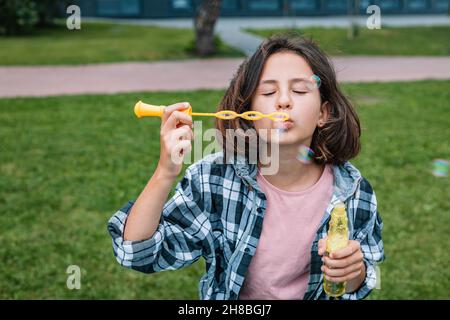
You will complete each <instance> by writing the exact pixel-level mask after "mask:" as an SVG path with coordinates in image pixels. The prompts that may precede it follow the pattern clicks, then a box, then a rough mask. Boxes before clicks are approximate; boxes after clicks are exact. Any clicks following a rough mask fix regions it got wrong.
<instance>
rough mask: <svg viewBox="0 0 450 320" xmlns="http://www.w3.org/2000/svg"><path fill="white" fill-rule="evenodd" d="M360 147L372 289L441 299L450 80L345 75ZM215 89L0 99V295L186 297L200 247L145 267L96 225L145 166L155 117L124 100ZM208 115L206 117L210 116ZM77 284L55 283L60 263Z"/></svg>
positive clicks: (153, 145)
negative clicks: (188, 256)
mask: <svg viewBox="0 0 450 320" xmlns="http://www.w3.org/2000/svg"><path fill="white" fill-rule="evenodd" d="M344 88H345V91H346V92H347V93H348V94H349V95H350V96H351V98H352V99H353V100H354V101H356V104H357V106H358V108H357V109H358V112H359V115H360V117H361V120H362V126H363V136H362V140H363V141H362V143H363V149H362V153H361V154H360V156H359V157H358V158H357V159H355V160H354V161H353V163H354V164H356V165H357V166H358V168H359V169H360V170H361V171H362V173H363V175H364V176H366V177H367V178H368V180H369V181H370V182H371V183H372V185H373V187H374V189H375V191H376V194H377V198H378V204H379V210H380V213H381V215H382V218H383V221H384V231H383V239H384V243H385V250H386V255H387V261H386V262H385V263H384V264H382V265H381V276H382V278H381V279H382V280H381V290H375V291H374V292H373V293H372V295H371V296H370V298H371V299H419V298H423V299H431V298H441V299H449V298H450V295H449V292H448V285H449V280H448V279H449V278H450V271H449V268H448V265H449V263H450V261H449V255H448V230H449V226H450V220H449V219H450V218H449V217H450V205H449V201H448V195H449V194H450V181H449V179H450V178H449V177H446V178H437V177H435V176H433V175H432V174H431V162H432V160H433V159H435V158H444V159H450V143H449V141H450V131H449V130H448V119H449V118H450V109H449V107H448V101H449V98H450V97H449V92H450V81H423V82H408V83H390V84H351V85H345V87H344ZM221 95H222V91H198V92H185V93H181V92H167V93H136V94H120V95H92V96H90V95H85V96H64V97H51V98H27V99H0V141H1V144H0V177H1V179H0V225H1V230H2V231H1V232H0V243H1V246H0V261H2V267H1V268H0V284H1V285H0V298H1V299H12V298H16V299H37V298H43V299H55V298H57V299H60V298H61V299H62V298H64V299H76V298H81V299H88V298H96V299H128V298H137V299H197V298H198V292H197V286H198V281H199V279H200V277H201V275H202V274H203V272H204V268H205V264H204V261H203V259H201V260H200V261H198V262H197V263H195V264H193V265H192V266H190V267H187V268H185V269H182V270H177V271H165V272H161V273H157V274H152V275H144V274H141V273H138V272H135V271H132V270H129V269H125V268H123V267H120V266H119V265H118V264H117V263H116V262H115V259H114V257H113V253H112V248H111V240H110V238H109V235H108V233H107V230H106V224H107V221H108V219H109V218H110V216H111V215H112V214H113V213H114V212H115V211H116V210H117V209H118V208H120V207H121V206H122V205H123V204H124V203H125V202H126V201H128V200H129V199H134V198H135V197H137V195H138V194H139V192H140V191H141V189H142V188H143V187H144V185H145V183H146V182H147V180H148V179H149V178H150V176H151V174H152V172H153V170H154V169H155V166H156V163H157V160H158V152H159V141H158V133H159V120H158V119H149V118H144V119H141V120H138V119H136V118H135V117H134V115H133V105H134V103H135V102H136V101H137V100H139V99H142V100H144V101H148V102H153V103H159V104H166V103H171V102H175V101H190V102H191V103H192V105H193V106H194V107H195V109H196V110H199V111H207V110H213V109H214V107H215V105H216V104H217V103H218V102H219V99H220V97H221ZM211 125H212V120H208V121H207V123H206V124H205V127H210V126H211ZM72 264H75V265H78V266H80V267H81V269H82V278H81V285H82V287H81V290H72V291H71V290H68V289H67V288H66V279H67V274H66V269H67V267H68V266H69V265H72Z"/></svg>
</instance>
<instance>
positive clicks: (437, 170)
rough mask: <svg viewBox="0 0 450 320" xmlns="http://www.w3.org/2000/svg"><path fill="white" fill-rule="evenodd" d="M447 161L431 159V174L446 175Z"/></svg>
mask: <svg viewBox="0 0 450 320" xmlns="http://www.w3.org/2000/svg"><path fill="white" fill-rule="evenodd" d="M448 168H449V162H448V161H447V160H443V159H434V160H433V175H434V176H436V177H447V176H448Z"/></svg>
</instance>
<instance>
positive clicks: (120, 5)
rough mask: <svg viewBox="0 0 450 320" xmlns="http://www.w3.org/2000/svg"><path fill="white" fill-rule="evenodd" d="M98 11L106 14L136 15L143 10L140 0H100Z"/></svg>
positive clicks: (100, 13)
mask: <svg viewBox="0 0 450 320" xmlns="http://www.w3.org/2000/svg"><path fill="white" fill-rule="evenodd" d="M97 11H98V14H99V15H104V16H135V15H139V13H140V11H141V10H140V6H139V0H98V1H97Z"/></svg>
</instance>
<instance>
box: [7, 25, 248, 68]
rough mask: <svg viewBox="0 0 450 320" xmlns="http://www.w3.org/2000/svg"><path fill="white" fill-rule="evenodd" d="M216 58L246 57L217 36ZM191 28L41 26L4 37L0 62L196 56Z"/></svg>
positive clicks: (167, 58) (22, 62) (184, 57)
mask: <svg viewBox="0 0 450 320" xmlns="http://www.w3.org/2000/svg"><path fill="white" fill-rule="evenodd" d="M216 40H217V44H218V48H219V50H218V53H217V54H216V56H215V57H223V56H227V57H230V56H242V54H241V53H240V52H238V51H236V50H235V49H232V48H230V47H228V46H226V45H225V44H223V43H222V42H221V41H220V39H219V38H216ZM193 44H194V32H193V30H191V29H186V30H185V29H175V28H159V27H152V26H136V25H135V26H132V25H123V24H110V23H82V25H81V30H68V29H67V28H66V25H65V24H58V25H57V26H56V27H53V28H46V29H38V30H35V32H34V33H33V34H32V35H28V36H15V37H0V48H1V50H0V65H53V64H56V65H60V64H84V63H100V62H121V61H124V62H126V61H154V60H174V59H187V58H193V55H192V54H191V50H192V48H193Z"/></svg>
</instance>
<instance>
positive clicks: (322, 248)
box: [317, 237, 327, 256]
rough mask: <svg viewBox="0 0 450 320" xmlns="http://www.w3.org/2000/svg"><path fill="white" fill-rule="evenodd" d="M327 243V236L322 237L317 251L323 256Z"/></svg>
mask: <svg viewBox="0 0 450 320" xmlns="http://www.w3.org/2000/svg"><path fill="white" fill-rule="evenodd" d="M326 243H327V237H325V238H322V239H320V240H319V243H318V252H317V253H318V254H319V255H320V256H323V254H324V253H325V249H326Z"/></svg>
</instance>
